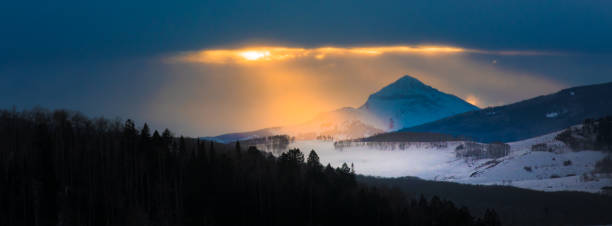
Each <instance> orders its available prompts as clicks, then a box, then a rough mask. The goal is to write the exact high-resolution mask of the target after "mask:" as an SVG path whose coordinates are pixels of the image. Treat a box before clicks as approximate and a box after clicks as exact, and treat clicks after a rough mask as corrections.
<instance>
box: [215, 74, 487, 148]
mask: <svg viewBox="0 0 612 226" xmlns="http://www.w3.org/2000/svg"><path fill="white" fill-rule="evenodd" d="M472 110H478V108H477V107H475V106H473V105H471V104H469V103H467V102H465V101H464V100H462V99H460V98H458V97H456V96H454V95H451V94H446V93H443V92H440V91H438V90H437V89H434V88H432V87H430V86H428V85H426V84H423V83H422V82H420V81H419V80H417V79H415V78H413V77H410V76H408V75H406V76H403V77H402V78H400V79H398V80H397V81H395V82H393V83H391V84H389V85H388V86H386V87H384V88H382V89H381V90H380V91H378V92H376V93H374V94H372V95H370V97H369V98H368V100H367V101H366V102H365V104H364V105H363V106H361V107H359V108H352V107H345V108H340V109H337V110H335V111H331V112H324V113H321V114H319V115H317V116H316V117H314V118H313V119H311V120H309V121H307V122H304V123H302V124H298V125H293V126H285V127H274V128H268V129H261V130H257V131H251V132H243V133H231V134H224V135H220V136H216V137H206V138H204V139H212V140H216V141H219V142H232V141H236V140H244V139H250V138H254V137H263V136H271V135H279V134H286V135H289V136H292V137H295V138H296V139H299V140H311V139H316V138H317V137H318V136H331V137H333V138H334V139H336V140H340V139H354V138H361V137H367V136H371V135H374V134H377V133H382V132H386V131H391V130H396V129H399V128H403V127H406V126H413V125H418V124H422V123H426V122H431V121H435V120H438V119H441V118H444V117H447V116H450V115H454V114H458V113H463V112H467V111H472Z"/></svg>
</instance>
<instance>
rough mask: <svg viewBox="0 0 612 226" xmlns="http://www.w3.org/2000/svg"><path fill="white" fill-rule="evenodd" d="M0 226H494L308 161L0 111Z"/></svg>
mask: <svg viewBox="0 0 612 226" xmlns="http://www.w3.org/2000/svg"><path fill="white" fill-rule="evenodd" d="M0 145H1V146H0V185H1V186H0V225H498V224H499V220H498V218H497V214H496V213H495V212H494V211H492V210H491V211H486V214H485V215H484V217H483V218H478V219H474V218H473V217H472V216H471V215H470V213H469V212H468V210H467V209H466V208H457V207H456V206H454V205H453V203H451V202H448V201H444V200H440V199H439V198H437V197H432V198H431V199H425V198H420V199H414V197H407V196H405V195H404V194H403V193H402V192H400V191H398V190H394V189H388V188H386V187H371V186H366V185H362V184H359V183H357V182H356V180H355V175H354V173H353V171H352V170H351V168H350V167H348V166H347V165H346V164H345V165H343V166H342V167H340V168H332V167H331V166H329V165H327V166H322V165H321V164H320V163H319V161H318V157H317V155H316V153H315V152H314V151H311V152H310V154H309V155H308V157H307V158H305V156H304V154H302V153H301V152H300V151H299V150H297V149H295V150H291V151H289V152H287V153H283V154H282V155H281V156H279V157H278V158H276V157H274V156H272V155H271V154H267V153H264V152H260V151H258V150H257V149H256V148H254V147H249V148H244V147H241V145H240V143H235V145H224V144H218V143H213V142H203V141H200V140H199V139H189V138H183V137H179V138H176V137H174V136H173V134H172V133H171V132H170V131H169V130H167V129H166V130H164V131H163V132H161V133H160V132H158V131H153V132H151V131H150V129H149V127H148V126H147V125H146V124H144V125H143V126H142V127H140V128H137V127H136V125H135V124H134V122H133V121H131V120H127V121H125V122H122V121H119V120H106V119H103V118H96V119H88V118H87V117H84V116H83V115H81V114H78V113H75V112H68V111H62V110H59V111H54V112H48V111H45V110H33V111H24V112H15V111H0Z"/></svg>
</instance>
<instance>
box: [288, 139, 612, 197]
mask: <svg viewBox="0 0 612 226" xmlns="http://www.w3.org/2000/svg"><path fill="white" fill-rule="evenodd" d="M556 134H557V133H552V134H548V135H544V136H541V137H536V138H532V139H528V140H523V141H519V142H513V143H509V145H510V153H509V154H508V155H507V156H505V157H502V158H497V159H477V160H476V159H466V158H461V157H457V155H456V153H455V149H456V148H457V146H459V145H461V144H462V143H463V142H444V143H425V142H422V143H421V142H419V143H400V142H385V143H356V144H355V145H352V146H350V147H344V148H342V149H337V148H335V147H334V142H332V141H318V140H306V141H296V142H294V143H292V144H290V145H289V148H299V149H300V150H301V151H302V152H303V153H304V154H305V155H308V153H309V152H310V150H315V151H316V152H317V154H318V155H319V157H320V160H321V162H322V163H323V164H325V165H327V164H328V163H329V164H331V165H332V166H334V167H338V166H340V165H342V163H347V164H349V165H350V164H351V163H352V164H354V166H355V172H356V173H358V174H363V175H371V176H380V177H401V176H416V177H420V178H423V179H428V180H444V181H454V182H458V183H468V184H484V185H491V184H498V185H510V186H516V187H521V188H529V189H535V190H543V191H560V190H573V191H587V192H599V191H600V190H601V188H602V187H605V186H612V176H611V175H602V174H592V171H593V169H594V167H595V163H596V162H597V161H599V160H600V159H602V158H604V157H605V156H606V153H603V152H599V151H588V150H585V151H580V152H574V151H571V150H570V149H569V148H568V147H566V146H565V144H563V143H562V142H559V141H557V140H555V139H554V137H555V136H556ZM542 143H545V144H546V145H547V147H548V148H550V150H552V152H549V151H532V145H534V144H542Z"/></svg>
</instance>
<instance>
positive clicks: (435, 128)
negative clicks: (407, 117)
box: [400, 83, 612, 142]
mask: <svg viewBox="0 0 612 226" xmlns="http://www.w3.org/2000/svg"><path fill="white" fill-rule="evenodd" d="M606 115H612V83H605V84H598V85H589V86H580V87H573V88H569V89H564V90H561V91H559V92H557V93H554V94H550V95H545V96H539V97H536V98H532V99H528V100H524V101H521V102H518V103H514V104H509V105H504V106H499V107H492V108H486V109H483V110H479V111H470V112H466V113H463V114H458V115H455V116H451V117H448V118H444V119H440V120H437V121H434V122H430V123H426V124H423V125H419V126H414V127H410V128H405V129H402V130H400V131H405V132H408V131H409V132H433V133H443V134H450V135H455V136H465V137H469V138H472V139H474V140H475V141H480V142H494V141H501V142H511V141H517V140H522V139H527V138H531V137H535V136H539V135H543V134H547V133H551V132H554V131H559V130H562V129H565V128H567V127H569V126H572V125H576V124H579V123H582V121H583V120H585V119H587V118H600V117H604V116H606Z"/></svg>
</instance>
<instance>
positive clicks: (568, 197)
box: [357, 176, 612, 225]
mask: <svg viewBox="0 0 612 226" xmlns="http://www.w3.org/2000/svg"><path fill="white" fill-rule="evenodd" d="M357 181H359V182H363V183H365V184H368V185H372V186H377V187H384V186H388V187H392V188H394V189H397V190H399V191H402V192H404V193H405V194H407V195H409V196H414V195H419V194H423V195H425V197H432V196H438V197H440V198H443V199H448V200H452V201H453V202H455V203H456V204H457V205H461V206H466V207H468V208H469V209H470V210H471V212H472V214H476V215H478V214H481V213H483V212H484V211H486V209H487V208H491V207H492V208H494V209H495V210H496V211H497V213H498V214H499V217H500V220H501V222H502V224H503V225H606V224H610V223H612V215H611V214H610V212H611V211H612V196H609V195H599V194H591V193H584V192H543V191H533V190H527V189H521V188H516V187H509V186H484V185H467V184H458V183H452V182H440V181H427V180H421V179H418V178H411V177H403V178H375V177H365V176H358V177H357Z"/></svg>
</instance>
